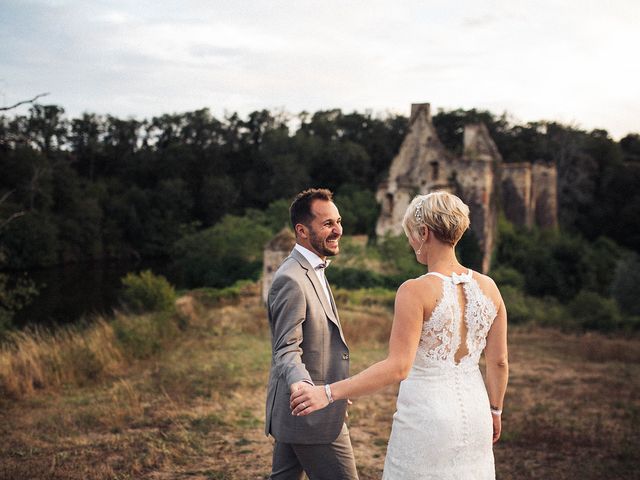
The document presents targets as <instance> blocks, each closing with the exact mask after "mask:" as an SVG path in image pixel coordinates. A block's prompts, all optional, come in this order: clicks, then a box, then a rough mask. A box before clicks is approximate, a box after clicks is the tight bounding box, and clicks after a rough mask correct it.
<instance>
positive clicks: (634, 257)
mask: <svg viewBox="0 0 640 480" xmlns="http://www.w3.org/2000/svg"><path fill="white" fill-rule="evenodd" d="M611 294H612V296H613V298H614V299H615V300H616V302H617V303H618V306H619V307H620V310H622V311H623V312H625V313H626V314H629V315H633V316H640V302H639V301H638V299H639V298H640V257H639V256H638V254H636V253H631V254H629V255H628V256H626V257H624V258H622V259H620V260H619V261H618V265H617V266H616V269H615V276H614V279H613V283H612V285H611Z"/></svg>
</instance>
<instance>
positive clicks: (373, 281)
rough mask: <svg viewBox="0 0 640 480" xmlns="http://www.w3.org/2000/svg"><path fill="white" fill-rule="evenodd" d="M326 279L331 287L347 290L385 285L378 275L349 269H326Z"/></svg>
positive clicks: (367, 271) (368, 271)
mask: <svg viewBox="0 0 640 480" xmlns="http://www.w3.org/2000/svg"><path fill="white" fill-rule="evenodd" d="M327 279H328V280H329V282H330V283H331V285H332V286H334V287H336V288H345V289H348V290H355V289H359V288H375V287H382V286H383V285H384V283H385V282H384V278H383V276H382V275H380V274H379V273H376V272H372V271H370V270H362V269H359V268H350V267H342V268H340V267H332V268H328V269H327Z"/></svg>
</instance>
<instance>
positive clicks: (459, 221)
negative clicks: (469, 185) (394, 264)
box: [402, 190, 469, 246]
mask: <svg viewBox="0 0 640 480" xmlns="http://www.w3.org/2000/svg"><path fill="white" fill-rule="evenodd" d="M421 226H426V227H427V228H428V229H429V230H430V231H431V232H432V233H433V234H434V235H435V236H436V238H437V239H438V240H440V241H441V242H445V243H448V244H450V245H452V246H455V245H456V243H458V241H459V240H460V238H461V237H462V234H463V233H464V232H465V231H466V230H467V228H469V207H468V206H467V205H466V204H465V203H464V202H463V201H462V200H460V198H458V197H456V196H455V195H453V194H451V193H449V192H445V191H444V190H441V191H437V192H432V193H429V194H427V195H418V196H416V197H415V198H414V199H413V200H412V201H411V203H410V204H409V206H408V207H407V211H406V212H405V213H404V218H403V219H402V228H403V229H404V233H405V234H406V235H407V237H409V236H411V237H413V238H420V227H421Z"/></svg>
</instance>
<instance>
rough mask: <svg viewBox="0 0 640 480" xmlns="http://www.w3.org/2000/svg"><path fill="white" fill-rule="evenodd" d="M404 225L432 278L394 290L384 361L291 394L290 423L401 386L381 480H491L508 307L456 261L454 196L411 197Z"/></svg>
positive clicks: (459, 217) (463, 216)
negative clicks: (482, 362) (483, 370)
mask: <svg viewBox="0 0 640 480" xmlns="http://www.w3.org/2000/svg"><path fill="white" fill-rule="evenodd" d="M402 226H403V228H404V231H405V233H406V235H407V237H408V239H409V243H410V244H411V246H412V248H413V250H414V252H415V254H416V258H417V260H418V262H420V263H422V264H424V265H427V266H428V270H429V271H428V273H427V274H425V275H423V276H421V277H419V278H416V279H412V280H408V281H406V282H405V283H403V284H402V285H401V286H400V288H399V289H398V292H397V294H396V302H395V313H394V319H393V326H392V329H391V338H390V340H389V354H388V356H387V358H386V359H385V360H383V361H381V362H378V363H376V364H374V365H372V366H371V367H369V368H367V369H366V370H364V371H362V372H360V373H359V374H358V375H355V376H353V377H350V378H348V379H346V380H342V381H340V382H336V383H332V384H330V385H321V386H312V385H308V386H307V385H305V386H303V387H301V388H300V389H298V390H296V391H294V392H292V393H291V407H292V414H294V415H309V414H313V412H314V411H316V410H318V409H320V408H324V407H325V406H326V405H328V404H329V403H331V402H332V401H334V400H337V399H345V398H356V397H359V396H362V395H366V394H369V393H372V392H374V391H376V390H378V389H380V388H382V387H384V386H386V385H389V384H392V383H395V382H398V381H401V384H400V391H399V394H398V400H397V411H396V413H395V414H394V416H393V426H392V430H391V437H390V439H389V445H388V448H387V456H386V459H385V464H384V474H383V479H388V480H396V479H397V480H400V479H402V480H412V479H416V480H417V479H421V480H426V479H433V480H435V479H461V480H473V479H478V480H485V479H495V468H494V460H493V450H492V444H493V443H495V442H496V441H497V440H498V438H499V437H500V432H501V428H502V424H501V416H500V415H501V413H502V405H503V400H504V394H505V391H506V387H507V378H508V364H507V313H506V309H505V306H504V302H503V301H502V297H501V295H500V292H499V291H498V288H497V287H496V285H495V283H494V282H493V281H492V280H491V279H490V278H489V277H487V276H485V275H481V274H479V273H477V272H474V271H472V270H470V269H467V268H465V267H463V266H462V265H461V264H460V263H459V262H458V260H457V258H456V255H455V245H456V243H457V242H458V240H460V237H462V234H463V233H464V232H465V230H466V229H467V228H468V227H469V208H468V207H467V206H466V205H465V204H464V203H463V202H462V200H460V199H459V198H458V197H456V196H455V195H452V194H450V193H447V192H434V193H430V194H428V195H419V196H417V197H416V198H414V199H413V201H412V202H411V204H410V205H409V207H408V208H407V211H406V213H405V216H404V220H403V222H402ZM483 351H484V354H485V362H486V387H485V382H484V381H483V378H482V375H481V373H480V369H479V366H478V361H479V359H480V355H481V353H482V352H483Z"/></svg>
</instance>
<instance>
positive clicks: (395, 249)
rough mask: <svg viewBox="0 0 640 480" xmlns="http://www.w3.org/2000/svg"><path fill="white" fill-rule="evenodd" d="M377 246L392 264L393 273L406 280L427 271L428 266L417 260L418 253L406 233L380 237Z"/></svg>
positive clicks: (383, 256) (381, 254)
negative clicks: (410, 243) (416, 253)
mask: <svg viewBox="0 0 640 480" xmlns="http://www.w3.org/2000/svg"><path fill="white" fill-rule="evenodd" d="M377 248H378V250H379V252H380V257H381V258H382V259H383V260H384V261H386V262H388V263H389V264H390V265H391V267H392V273H393V274H396V275H398V276H400V277H404V279H405V280H406V279H408V278H414V277H418V276H420V275H422V274H423V273H426V267H425V266H424V265H420V264H419V263H418V262H417V261H416V255H415V253H414V251H413V249H412V248H411V245H409V242H408V241H407V238H406V237H405V236H404V235H399V236H391V235H385V237H384V238H382V239H378V244H377Z"/></svg>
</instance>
